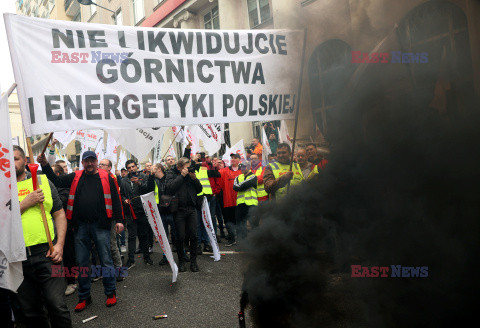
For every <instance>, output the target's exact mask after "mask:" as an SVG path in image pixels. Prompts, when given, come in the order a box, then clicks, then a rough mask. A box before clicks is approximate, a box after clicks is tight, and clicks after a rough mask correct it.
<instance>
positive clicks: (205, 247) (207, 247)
mask: <svg viewBox="0 0 480 328" xmlns="http://www.w3.org/2000/svg"><path fill="white" fill-rule="evenodd" d="M203 251H204V252H208V253H213V248H212V246H210V245H205V246H203Z"/></svg>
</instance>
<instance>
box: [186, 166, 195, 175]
mask: <svg viewBox="0 0 480 328" xmlns="http://www.w3.org/2000/svg"><path fill="white" fill-rule="evenodd" d="M188 173H195V166H193V165H190V166H189V167H188Z"/></svg>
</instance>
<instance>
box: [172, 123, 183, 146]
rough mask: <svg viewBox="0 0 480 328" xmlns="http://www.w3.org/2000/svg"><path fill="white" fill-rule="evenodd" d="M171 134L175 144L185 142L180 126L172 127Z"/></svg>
mask: <svg viewBox="0 0 480 328" xmlns="http://www.w3.org/2000/svg"><path fill="white" fill-rule="evenodd" d="M172 132H173V135H174V136H175V141H176V142H183V141H184V140H185V130H184V129H182V127H181V126H172Z"/></svg>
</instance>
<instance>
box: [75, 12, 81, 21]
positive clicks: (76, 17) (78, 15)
mask: <svg viewBox="0 0 480 328" xmlns="http://www.w3.org/2000/svg"><path fill="white" fill-rule="evenodd" d="M73 21H74V22H81V21H82V11H81V10H79V11H78V13H77V14H76V15H75V17H73Z"/></svg>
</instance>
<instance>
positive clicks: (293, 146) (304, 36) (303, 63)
mask: <svg viewBox="0 0 480 328" xmlns="http://www.w3.org/2000/svg"><path fill="white" fill-rule="evenodd" d="M303 31H304V34H303V49H302V63H301V65H300V81H299V83H298V99H297V111H296V112H295V128H294V130H293V143H292V157H291V158H290V171H292V168H293V156H294V154H295V144H296V142H297V125H298V114H299V113H300V98H301V95H302V83H303V68H304V65H305V48H306V47H307V29H306V28H305V29H304V30H303ZM289 189H290V181H289V182H288V186H287V191H288V190H289Z"/></svg>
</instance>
